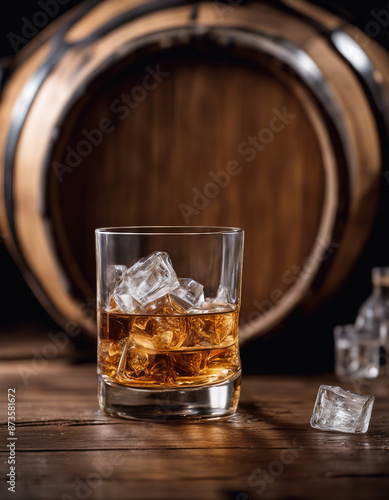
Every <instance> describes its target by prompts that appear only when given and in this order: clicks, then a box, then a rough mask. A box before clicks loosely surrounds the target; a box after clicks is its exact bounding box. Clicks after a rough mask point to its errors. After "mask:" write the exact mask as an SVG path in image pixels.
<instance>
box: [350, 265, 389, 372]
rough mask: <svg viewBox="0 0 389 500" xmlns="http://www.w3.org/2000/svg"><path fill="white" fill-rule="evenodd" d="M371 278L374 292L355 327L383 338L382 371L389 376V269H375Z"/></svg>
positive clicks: (359, 315) (362, 308) (365, 304)
mask: <svg viewBox="0 0 389 500" xmlns="http://www.w3.org/2000/svg"><path fill="white" fill-rule="evenodd" d="M371 278H372V284H373V292H372V294H371V295H370V296H369V297H368V298H367V300H366V301H365V302H364V303H363V304H362V306H361V307H360V309H359V311H358V315H357V319H356V322H355V326H356V327H357V328H358V329H361V330H364V331H370V332H371V335H372V336H374V337H377V338H381V341H382V344H383V345H382V349H381V356H380V362H381V369H382V371H383V372H384V373H386V374H387V375H389V336H388V334H387V332H388V330H389V328H388V326H389V267H374V268H373V269H372V272H371Z"/></svg>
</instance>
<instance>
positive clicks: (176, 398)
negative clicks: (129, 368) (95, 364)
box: [98, 372, 241, 422]
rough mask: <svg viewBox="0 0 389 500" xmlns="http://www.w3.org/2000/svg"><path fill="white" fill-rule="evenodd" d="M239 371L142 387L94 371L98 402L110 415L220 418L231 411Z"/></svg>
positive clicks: (160, 419)
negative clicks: (192, 382)
mask: <svg viewBox="0 0 389 500" xmlns="http://www.w3.org/2000/svg"><path fill="white" fill-rule="evenodd" d="M240 381H241V373H240V372H239V373H237V374H236V375H235V377H234V378H233V379H231V380H229V381H227V382H222V383H220V384H216V385H209V386H202V387H190V388H189V387H186V388H177V389H163V388H161V389H157V388H156V389H154V388H153V389H146V388H139V387H136V388H135V387H129V386H126V385H119V384H116V383H114V382H111V381H109V380H106V379H105V378H103V377H102V376H100V375H98V396H99V405H100V408H101V410H102V411H104V412H105V413H108V415H112V416H114V417H121V418H129V419H142V420H143V419H146V420H154V421H155V422H164V421H166V420H188V421H189V420H198V419H210V418H220V417H226V416H229V415H232V414H234V413H235V411H236V408H237V406H238V401H239V395H240Z"/></svg>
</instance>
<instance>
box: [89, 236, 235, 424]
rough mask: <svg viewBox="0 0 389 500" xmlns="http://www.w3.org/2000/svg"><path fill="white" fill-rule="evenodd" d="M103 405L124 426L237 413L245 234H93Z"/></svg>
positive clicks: (100, 392) (99, 375) (100, 396)
mask: <svg viewBox="0 0 389 500" xmlns="http://www.w3.org/2000/svg"><path fill="white" fill-rule="evenodd" d="M96 256H97V308H98V393H99V404H100V407H101V409H102V410H103V411H105V412H106V413H108V414H110V415H114V416H119V417H125V418H152V419H155V420H164V419H172V418H173V419H177V418H178V419H181V418H182V419H193V418H194V419H198V418H216V417H222V416H227V415H231V414H233V413H234V412H235V411H236V408H237V405H238V400H239V394H240V380H241V364H240V357H239V344H238V320H239V308H240V295H241V278H242V262H243V231H242V230H241V229H235V228H224V227H122V228H106V229H97V230H96Z"/></svg>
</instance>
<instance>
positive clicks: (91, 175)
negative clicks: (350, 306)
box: [0, 0, 389, 339]
mask: <svg viewBox="0 0 389 500" xmlns="http://www.w3.org/2000/svg"><path fill="white" fill-rule="evenodd" d="M235 4H236V5H235V6H232V4H231V2H227V3H226V4H223V3H222V2H201V3H199V2H193V1H184V0H181V1H177V0H170V1H165V0H158V1H157V2H156V1H154V2H145V1H140V0H108V1H103V2H86V3H85V4H82V5H81V7H79V8H76V9H74V10H72V11H71V12H70V13H67V15H66V16H64V17H63V18H61V19H60V20H58V21H56V23H54V24H53V25H52V26H51V27H49V28H48V29H49V30H50V32H43V33H42V34H41V36H40V37H38V38H37V39H36V40H35V41H34V42H33V45H30V46H29V48H28V50H27V49H26V50H25V51H24V52H23V51H22V53H21V55H20V56H19V57H18V59H17V60H16V61H15V63H14V66H13V68H12V69H11V72H10V76H9V77H8V80H7V82H6V84H5V87H4V89H3V94H2V100H1V105H0V120H1V123H2V127H1V129H0V153H1V170H2V181H1V182H2V185H1V186H0V188H1V190H0V193H1V195H0V221H1V228H2V233H3V234H5V240H6V242H7V245H8V247H9V249H10V251H11V252H12V254H13V256H14V257H15V259H16V261H17V263H18V264H19V266H20V267H21V269H22V270H23V272H24V275H25V277H26V280H27V281H28V283H29V285H30V286H31V288H32V289H33V291H34V292H35V293H36V295H37V297H38V298H39V299H40V300H41V302H42V303H43V304H44V306H45V307H46V309H47V310H48V311H49V312H50V314H51V315H52V316H53V317H54V318H55V319H56V320H57V321H58V322H59V323H61V324H62V325H65V326H66V325H69V324H73V323H77V324H78V325H80V326H81V328H82V329H83V330H84V331H86V332H89V333H90V334H94V333H95V323H94V318H93V317H92V315H91V314H90V313H88V309H90V308H89V307H88V303H89V305H90V303H91V301H93V298H94V296H95V259H94V231H93V230H94V229H95V228H96V227H102V226H116V225H185V224H188V225H223V226H239V227H243V228H244V229H245V231H246V244H245V260H244V278H243V280H244V282H243V290H244V291H243V302H242V315H241V317H242V326H243V328H242V334H243V335H242V338H243V339H245V338H248V337H249V336H250V335H257V334H260V333H263V332H265V331H268V330H271V329H274V328H275V327H276V326H277V325H278V324H279V323H280V322H281V321H282V320H283V319H284V318H285V317H286V316H287V315H288V314H290V312H291V311H292V310H293V309H294V308H296V307H297V306H298V305H304V306H306V307H308V308H309V307H314V306H317V305H318V304H320V303H322V301H323V300H324V299H325V298H326V297H328V296H329V295H330V294H331V293H333V292H334V290H336V288H337V287H338V286H339V284H340V283H341V282H342V280H343V279H344V278H345V276H346V275H347V273H348V272H349V271H350V270H351V268H352V266H353V265H354V264H355V261H356V259H357V258H358V255H359V254H360V252H361V250H362V248H363V245H364V242H365V240H366V237H367V235H368V234H369V230H370V228H371V225H372V221H373V218H374V213H375V209H376V201H377V191H378V183H379V177H380V172H381V163H382V151H381V147H382V142H383V134H384V133H385V129H384V127H385V125H386V124H385V111H386V110H387V109H388V95H389V93H388V82H389V74H388V68H389V65H388V56H387V54H386V53H385V52H384V50H383V49H382V48H381V47H380V46H378V45H377V44H376V43H375V42H374V41H372V40H370V39H367V38H366V37H365V36H364V35H363V34H362V33H361V32H359V31H358V30H357V29H356V28H353V27H351V26H348V25H347V24H345V23H344V22H343V21H340V20H339V19H338V18H336V17H335V16H333V15H330V14H328V13H326V12H324V11H322V10H320V9H318V8H316V7H312V6H310V5H309V4H306V3H305V2H298V1H288V2H277V3H276V6H272V5H268V4H266V3H262V2H249V3H246V2H240V3H239V5H238V3H235ZM386 114H387V115H388V113H386ZM383 130H384V132H383ZM380 134H381V136H380ZM69 322H70V323H69Z"/></svg>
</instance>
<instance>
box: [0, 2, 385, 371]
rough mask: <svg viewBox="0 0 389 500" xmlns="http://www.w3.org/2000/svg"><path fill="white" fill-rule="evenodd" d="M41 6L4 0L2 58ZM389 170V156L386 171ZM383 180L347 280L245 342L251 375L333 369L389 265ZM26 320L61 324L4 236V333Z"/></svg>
mask: <svg viewBox="0 0 389 500" xmlns="http://www.w3.org/2000/svg"><path fill="white" fill-rule="evenodd" d="M43 1H45V0H43ZM60 1H61V3H62V5H59V3H60V2H59V1H58V2H56V5H58V6H59V11H58V15H60V14H62V13H64V12H65V11H67V10H68V9H70V8H71V7H73V6H75V5H77V4H79V3H81V1H80V0H68V1H66V0H60ZM270 3H271V2H270ZM274 3H275V2H274ZM314 3H316V4H318V5H320V6H322V7H325V8H327V9H328V10H331V11H332V12H334V13H336V14H338V15H340V16H342V17H343V18H344V19H346V20H348V21H349V22H351V23H353V24H355V25H356V26H358V27H359V28H361V29H362V30H363V31H364V30H365V29H366V25H367V23H368V22H370V21H372V20H374V17H373V16H372V11H375V12H378V11H380V10H381V9H385V10H389V3H388V2H387V1H377V0H376V1H369V2H365V1H360V2H358V1H355V0H341V1H329V0H328V1H327V0H326V1H319V0H317V1H315V2H314ZM38 10H42V9H41V7H40V5H39V1H38V0H0V34H1V37H0V57H5V56H12V55H14V53H15V51H14V48H13V47H12V44H11V42H10V40H9V34H10V33H15V34H16V35H21V30H22V27H23V24H24V22H25V20H24V18H27V19H31V18H32V16H33V15H34V14H35V13H36V12H37V11H38ZM388 25H389V19H388ZM375 40H376V41H378V42H379V43H381V44H382V45H383V46H384V47H385V48H387V49H388V50H389V28H388V27H386V28H383V29H382V30H381V32H380V33H379V34H378V36H377V37H375ZM22 45H23V43H21V44H20V48H22ZM0 126H1V124H0ZM386 170H388V172H389V164H388V161H387V158H386V159H385V161H384V170H383V174H384V173H385V171H386ZM381 180H382V182H381V192H380V200H379V210H378V215H377V219H376V223H375V225H374V228H373V231H372V233H371V236H370V238H369V241H368V243H367V245H366V248H365V250H364V252H363V254H362V256H361V258H360V259H359V261H358V263H357V265H356V266H355V268H354V270H353V272H352V273H351V275H350V276H349V278H348V279H347V281H346V282H345V283H344V285H343V286H342V288H341V289H340V290H339V291H338V292H337V294H336V295H335V296H334V297H332V298H331V299H330V300H329V301H328V302H327V303H326V304H325V305H324V306H323V307H322V308H321V309H320V310H318V311H316V312H314V313H311V314H310V315H308V316H307V315H304V314H302V313H301V311H296V312H295V313H294V314H293V315H292V317H290V318H289V319H288V320H287V322H286V323H285V324H284V325H283V326H282V327H280V328H279V330H278V331H277V332H274V333H273V334H271V335H266V336H263V337H261V338H258V339H255V340H253V341H251V342H250V343H249V344H247V345H246V346H244V347H243V349H242V363H243V367H244V371H245V372H246V373H266V372H267V373H317V372H324V371H331V370H332V369H333V339H332V331H333V327H334V326H335V325H337V324H345V323H350V322H353V321H354V319H355V315H356V312H357V310H358V307H359V306H360V305H361V303H362V302H363V301H364V300H365V298H366V297H367V296H368V295H369V294H370V291H371V283H370V270H371V267H373V266H377V265H389V238H388V236H387V233H388V228H389V184H388V182H387V181H386V180H385V177H384V175H382V178H381ZM21 322H24V323H26V322H28V323H29V324H31V325H34V324H36V323H39V324H42V325H44V326H45V328H47V329H52V331H57V330H58V328H59V327H57V326H56V325H54V324H53V323H52V322H51V320H50V318H49V317H48V315H47V314H46V312H45V311H44V310H43V308H42V307H41V305H40V304H39V303H38V302H37V300H36V299H35V297H34V296H33V295H32V293H31V292H30V290H29V289H28V287H27V285H26V284H25V282H24V280H23V278H22V276H21V274H20V272H19V270H18V268H17V267H16V265H15V264H14V263H13V261H12V259H11V257H10V256H9V254H8V252H7V250H6V248H5V246H4V244H3V242H2V240H1V239H0V335H1V331H2V330H3V331H4V332H5V331H7V332H9V331H10V329H9V327H10V326H12V325H17V324H19V323H21Z"/></svg>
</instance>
